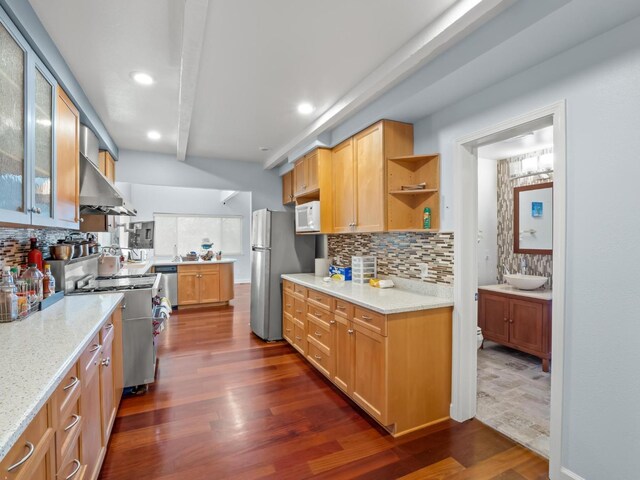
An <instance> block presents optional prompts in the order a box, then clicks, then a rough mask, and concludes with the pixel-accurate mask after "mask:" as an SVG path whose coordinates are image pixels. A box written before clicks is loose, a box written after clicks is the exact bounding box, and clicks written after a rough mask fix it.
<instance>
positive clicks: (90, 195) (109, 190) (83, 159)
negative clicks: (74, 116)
mask: <svg viewBox="0 0 640 480" xmlns="http://www.w3.org/2000/svg"><path fill="white" fill-rule="evenodd" d="M98 145H99V143H98V138H97V137H96V136H95V134H94V133H93V132H92V131H91V130H90V129H89V127H87V126H85V125H81V126H80V213H83V214H91V215H129V216H135V215H136V213H137V212H136V209H135V208H133V206H131V205H129V204H128V203H127V201H126V200H125V199H124V196H123V195H122V194H121V193H120V192H119V191H118V189H117V188H115V187H114V186H113V185H111V183H110V182H109V180H107V177H105V176H104V175H103V174H102V172H101V171H100V170H99V169H98Z"/></svg>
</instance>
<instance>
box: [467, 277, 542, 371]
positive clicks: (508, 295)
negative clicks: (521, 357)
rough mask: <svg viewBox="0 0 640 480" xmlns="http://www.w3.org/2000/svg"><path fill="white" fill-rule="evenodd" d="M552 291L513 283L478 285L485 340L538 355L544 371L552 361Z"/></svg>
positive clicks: (480, 320) (481, 325)
mask: <svg viewBox="0 0 640 480" xmlns="http://www.w3.org/2000/svg"><path fill="white" fill-rule="evenodd" d="M551 298H552V294H551V290H533V291H529V290H527V291H524V290H518V289H516V288H514V287H512V286H510V285H506V284H502V285H487V286H482V287H479V288H478V326H479V327H480V328H481V329H482V335H483V336H484V338H485V339H487V340H491V341H494V342H496V343H500V344H502V345H506V346H507V347H511V348H515V349H516V350H520V351H522V352H526V353H529V354H531V355H535V356H537V357H539V358H540V359H541V360H542V370H543V371H545V372H548V371H549V364H550V362H551Z"/></svg>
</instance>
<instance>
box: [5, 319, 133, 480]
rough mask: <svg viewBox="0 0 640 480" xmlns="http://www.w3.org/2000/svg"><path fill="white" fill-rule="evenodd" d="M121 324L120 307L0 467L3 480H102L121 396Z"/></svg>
mask: <svg viewBox="0 0 640 480" xmlns="http://www.w3.org/2000/svg"><path fill="white" fill-rule="evenodd" d="M121 321H122V315H121V311H120V307H116V310H115V311H114V313H113V315H112V316H111V318H110V319H109V320H108V321H107V322H106V323H105V325H103V326H102V328H101V330H100V332H99V333H98V334H96V336H95V337H94V338H93V339H92V340H91V341H90V342H89V345H87V347H86V348H85V350H84V351H83V352H82V353H81V355H80V358H79V359H78V361H77V362H76V363H74V364H73V366H72V367H71V368H70V369H69V371H68V372H67V373H66V374H65V375H64V377H63V379H62V381H61V382H60V384H59V385H58V387H57V388H56V390H55V391H54V393H53V394H52V395H51V397H50V398H49V399H48V400H47V403H46V404H45V405H44V406H43V407H42V408H41V409H40V412H39V413H38V414H37V415H36V417H35V418H34V419H33V420H32V421H31V423H30V424H29V426H28V427H27V429H26V430H25V432H24V433H23V434H22V435H21V436H20V438H19V439H18V441H17V442H16V443H15V445H14V446H13V448H12V449H11V450H10V451H9V453H8V454H7V455H6V456H5V458H4V459H3V460H2V462H0V480H55V479H58V480H67V479H68V480H95V479H96V478H97V477H98V475H99V473H100V467H101V466H102V461H103V460H104V455H105V453H106V447H107V442H108V441H109V435H110V433H111V429H112V427H113V422H114V421H115V413H116V411H117V409H118V405H119V404H120V397H121V395H122V388H121V385H122V383H121V380H118V379H121V378H122V351H121V350H122V339H121V338H118V337H119V336H121V335H122V325H121ZM118 350H119V351H118ZM118 382H120V383H118ZM119 385H120V387H119Z"/></svg>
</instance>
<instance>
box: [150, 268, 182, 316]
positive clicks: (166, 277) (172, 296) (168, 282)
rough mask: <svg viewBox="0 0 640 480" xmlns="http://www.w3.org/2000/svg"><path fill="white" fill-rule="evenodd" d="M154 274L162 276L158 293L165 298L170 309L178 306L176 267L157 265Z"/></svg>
mask: <svg viewBox="0 0 640 480" xmlns="http://www.w3.org/2000/svg"><path fill="white" fill-rule="evenodd" d="M154 268H155V272H156V273H161V274H162V279H161V280H160V289H159V291H158V293H159V294H160V296H162V297H167V298H168V299H169V302H170V303H171V306H172V307H177V306H178V267H177V265H157V266H156V267H154Z"/></svg>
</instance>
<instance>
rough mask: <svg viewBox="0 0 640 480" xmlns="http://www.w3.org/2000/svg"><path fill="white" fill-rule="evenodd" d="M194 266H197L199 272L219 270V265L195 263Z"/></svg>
mask: <svg viewBox="0 0 640 480" xmlns="http://www.w3.org/2000/svg"><path fill="white" fill-rule="evenodd" d="M196 267H198V269H199V271H200V273H212V272H220V265H213V264H210V263H205V264H203V265H196Z"/></svg>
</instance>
